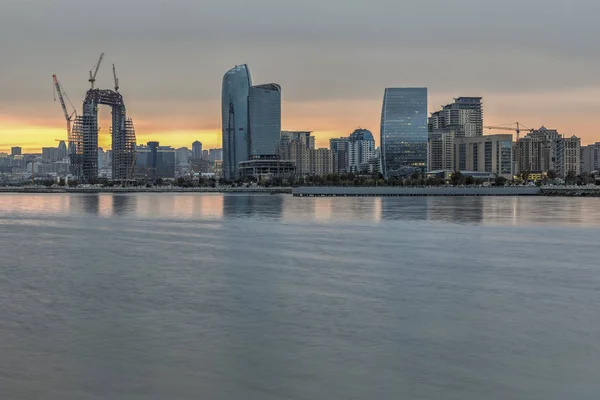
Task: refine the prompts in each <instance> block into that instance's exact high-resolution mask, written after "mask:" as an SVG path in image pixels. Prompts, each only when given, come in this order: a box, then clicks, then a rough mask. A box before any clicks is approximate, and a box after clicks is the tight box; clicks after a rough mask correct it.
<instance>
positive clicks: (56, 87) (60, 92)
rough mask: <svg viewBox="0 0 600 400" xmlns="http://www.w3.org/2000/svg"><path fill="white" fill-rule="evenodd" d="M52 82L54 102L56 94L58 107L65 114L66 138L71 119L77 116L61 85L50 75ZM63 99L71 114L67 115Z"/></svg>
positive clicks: (69, 131) (69, 130) (69, 129)
mask: <svg viewBox="0 0 600 400" xmlns="http://www.w3.org/2000/svg"><path fill="white" fill-rule="evenodd" d="M52 80H53V81H54V101H56V94H57V93H58V99H59V100H60V105H61V107H62V110H63V113H64V114H65V119H66V120H67V134H68V137H70V136H71V119H72V118H73V115H77V110H75V107H73V104H72V103H71V100H70V99H69V96H67V94H66V93H65V91H64V89H63V88H62V85H61V84H60V82H59V81H58V78H57V77H56V74H54V75H52ZM65 97H66V98H67V100H68V101H69V104H70V105H71V107H73V112H72V113H71V114H69V111H68V110H67V105H66V104H65Z"/></svg>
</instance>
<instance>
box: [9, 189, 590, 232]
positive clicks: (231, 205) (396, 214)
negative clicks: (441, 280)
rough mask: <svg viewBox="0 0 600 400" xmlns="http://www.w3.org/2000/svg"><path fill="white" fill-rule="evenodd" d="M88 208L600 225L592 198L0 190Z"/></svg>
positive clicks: (52, 210)
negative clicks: (26, 192) (357, 196)
mask: <svg viewBox="0 0 600 400" xmlns="http://www.w3.org/2000/svg"><path fill="white" fill-rule="evenodd" d="M19 214H27V215H73V216H75V215H81V214H83V215H88V216H94V217H99V218H112V217H115V216H119V217H123V216H126V217H128V218H143V219H187V220H202V219H215V220H228V219H239V218H245V219H248V218H256V217H258V218H261V219H273V220H283V221H302V222H305V221H315V222H326V223H342V224H343V223H353V222H366V223H378V222H381V221H434V222H450V223H459V224H499V225H523V224H545V225H552V224H577V225H585V226H597V225H600V207H598V199H594V198H560V197H410V198H403V197H383V198H370V197H363V198H360V197H359V198H352V197H340V198H328V197H317V198H307V197H304V198H296V197H292V196H289V195H243V194H187V193H184V194H147V193H146V194H141V193H140V194H89V195H87V194H73V195H65V194H60V195H37V194H31V195H29V194H0V217H1V216H6V217H10V218H14V217H16V216H18V215H19Z"/></svg>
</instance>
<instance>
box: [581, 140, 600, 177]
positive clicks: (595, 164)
mask: <svg viewBox="0 0 600 400" xmlns="http://www.w3.org/2000/svg"><path fill="white" fill-rule="evenodd" d="M596 171H600V142H598V143H594V144H590V145H588V146H584V147H581V173H591V172H596Z"/></svg>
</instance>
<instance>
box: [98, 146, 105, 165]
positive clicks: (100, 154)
mask: <svg viewBox="0 0 600 400" xmlns="http://www.w3.org/2000/svg"><path fill="white" fill-rule="evenodd" d="M104 157H105V154H104V149H103V148H102V147H98V170H101V169H103V168H104V167H105V165H104Z"/></svg>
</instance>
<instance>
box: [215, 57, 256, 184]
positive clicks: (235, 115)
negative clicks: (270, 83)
mask: <svg viewBox="0 0 600 400" xmlns="http://www.w3.org/2000/svg"><path fill="white" fill-rule="evenodd" d="M251 86H252V79H251V77H250V71H249V69H248V66H247V65H246V64H243V65H237V66H235V67H234V68H232V69H230V70H229V71H227V72H226V73H225V75H224V76H223V86H222V91H221V106H222V110H221V111H222V119H221V121H222V124H223V176H224V178H225V179H233V178H235V176H236V175H237V165H238V163H239V162H241V161H246V160H248V148H249V147H248V134H249V129H250V128H249V122H248V94H249V92H250V87H251Z"/></svg>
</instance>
